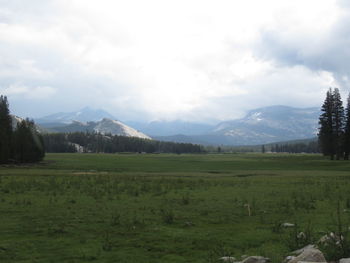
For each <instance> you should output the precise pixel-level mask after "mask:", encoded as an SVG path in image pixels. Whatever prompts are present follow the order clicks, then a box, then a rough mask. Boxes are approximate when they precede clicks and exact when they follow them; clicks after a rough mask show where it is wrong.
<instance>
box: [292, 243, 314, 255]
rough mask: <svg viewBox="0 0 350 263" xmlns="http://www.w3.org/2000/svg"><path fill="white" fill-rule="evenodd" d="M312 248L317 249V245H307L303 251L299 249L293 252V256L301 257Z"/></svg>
mask: <svg viewBox="0 0 350 263" xmlns="http://www.w3.org/2000/svg"><path fill="white" fill-rule="evenodd" d="M310 248H316V247H315V245H307V246H305V247H303V248H301V249H298V250H295V251H293V252H291V254H292V255H294V256H299V255H300V254H301V253H303V251H304V250H306V249H310Z"/></svg>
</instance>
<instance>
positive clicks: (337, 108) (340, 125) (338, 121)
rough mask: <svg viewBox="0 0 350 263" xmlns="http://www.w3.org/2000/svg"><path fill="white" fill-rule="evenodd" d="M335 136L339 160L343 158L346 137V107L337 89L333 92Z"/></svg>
mask: <svg viewBox="0 0 350 263" xmlns="http://www.w3.org/2000/svg"><path fill="white" fill-rule="evenodd" d="M332 115H333V136H334V147H335V154H336V158H337V160H340V158H342V157H343V153H344V147H343V142H342V141H343V135H344V119H345V116H344V107H343V102H342V100H341V96H340V93H339V89H337V88H335V89H334V92H333V111H332Z"/></svg>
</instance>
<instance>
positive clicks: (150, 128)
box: [35, 106, 320, 145]
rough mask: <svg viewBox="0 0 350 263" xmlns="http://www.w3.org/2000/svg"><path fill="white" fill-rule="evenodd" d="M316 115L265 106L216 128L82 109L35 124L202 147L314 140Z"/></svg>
mask: <svg viewBox="0 0 350 263" xmlns="http://www.w3.org/2000/svg"><path fill="white" fill-rule="evenodd" d="M319 115H320V110H319V108H293V107H288V106H269V107H264V108H259V109H254V110H251V111H249V112H248V113H247V114H246V115H245V116H244V117H243V118H241V119H236V120H229V121H224V122H219V123H218V124H216V125H211V124H205V123H195V122H185V121H181V120H176V121H152V122H132V121H129V122H126V124H125V123H123V122H121V121H117V120H116V119H115V117H113V116H112V115H111V114H109V113H108V112H106V111H104V110H101V109H98V110H94V109H91V108H89V107H86V108H84V109H81V110H80V111H77V112H69V113H56V114H52V115H49V116H45V117H43V118H39V119H36V120H35V121H36V123H38V124H39V125H40V126H42V127H44V128H46V129H47V130H49V131H52V132H74V131H90V132H101V133H104V134H106V133H111V134H117V135H124V136H135V137H140V138H154V139H158V140H164V141H174V142H190V143H199V144H204V145H221V144H222V145H255V144H266V143H273V142H278V141H286V140H296V139H307V138H312V137H315V136H316V135H317V129H318V118H319ZM127 124H128V125H127ZM131 127H133V128H131ZM146 134H147V135H146Z"/></svg>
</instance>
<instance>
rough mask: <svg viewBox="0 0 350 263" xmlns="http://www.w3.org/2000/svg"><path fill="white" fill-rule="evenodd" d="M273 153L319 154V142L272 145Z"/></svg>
mask: <svg viewBox="0 0 350 263" xmlns="http://www.w3.org/2000/svg"><path fill="white" fill-rule="evenodd" d="M271 152H275V153H319V152H320V151H319V146H318V142H317V141H310V142H305V143H304V142H299V143H284V144H275V145H271Z"/></svg>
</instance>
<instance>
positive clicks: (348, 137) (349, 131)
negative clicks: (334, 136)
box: [343, 94, 350, 160]
mask: <svg viewBox="0 0 350 263" xmlns="http://www.w3.org/2000/svg"><path fill="white" fill-rule="evenodd" d="M343 143H344V159H345V160H349V154H350V94H349V96H348V100H347V105H346V109H345V128H344V140H343Z"/></svg>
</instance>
